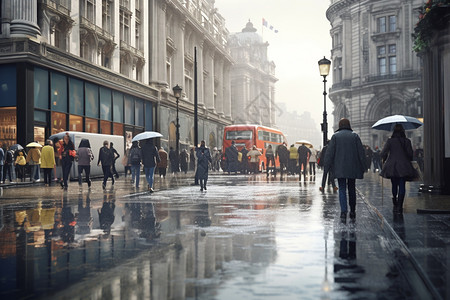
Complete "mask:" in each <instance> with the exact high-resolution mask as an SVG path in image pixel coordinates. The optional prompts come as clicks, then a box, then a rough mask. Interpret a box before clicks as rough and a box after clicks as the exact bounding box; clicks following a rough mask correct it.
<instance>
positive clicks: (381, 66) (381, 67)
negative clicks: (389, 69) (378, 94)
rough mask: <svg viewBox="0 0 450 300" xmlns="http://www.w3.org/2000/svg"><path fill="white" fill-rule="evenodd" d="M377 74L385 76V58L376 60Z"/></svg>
mask: <svg viewBox="0 0 450 300" xmlns="http://www.w3.org/2000/svg"><path fill="white" fill-rule="evenodd" d="M378 73H379V74H380V75H386V57H381V58H378Z"/></svg>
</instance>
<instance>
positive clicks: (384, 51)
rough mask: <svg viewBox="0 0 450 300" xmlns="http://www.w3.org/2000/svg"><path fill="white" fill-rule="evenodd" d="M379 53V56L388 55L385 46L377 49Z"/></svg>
mask: <svg viewBox="0 0 450 300" xmlns="http://www.w3.org/2000/svg"><path fill="white" fill-rule="evenodd" d="M377 53H378V55H385V54H386V47H385V46H380V47H377Z"/></svg>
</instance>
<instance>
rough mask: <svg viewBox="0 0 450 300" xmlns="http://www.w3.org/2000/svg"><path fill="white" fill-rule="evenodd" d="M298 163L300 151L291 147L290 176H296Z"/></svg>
mask: <svg viewBox="0 0 450 300" xmlns="http://www.w3.org/2000/svg"><path fill="white" fill-rule="evenodd" d="M297 161H298V149H297V148H296V147H295V146H294V144H292V145H291V147H290V148H289V174H291V175H295V172H296V169H297Z"/></svg>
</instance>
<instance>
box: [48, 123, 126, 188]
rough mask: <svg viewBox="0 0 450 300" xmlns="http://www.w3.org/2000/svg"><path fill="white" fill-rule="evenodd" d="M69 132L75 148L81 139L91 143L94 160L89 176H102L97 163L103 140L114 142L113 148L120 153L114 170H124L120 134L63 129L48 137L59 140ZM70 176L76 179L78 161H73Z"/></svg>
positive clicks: (122, 144) (123, 152) (122, 142)
mask: <svg viewBox="0 0 450 300" xmlns="http://www.w3.org/2000/svg"><path fill="white" fill-rule="evenodd" d="M66 133H69V137H70V139H71V140H72V142H73V144H74V146H75V150H77V149H78V145H80V141H81V139H88V140H89V143H90V144H91V149H92V153H93V154H94V160H93V161H92V163H91V175H90V176H91V177H96V176H103V171H102V167H101V165H100V166H98V165H97V161H98V154H99V151H100V148H101V147H103V141H108V143H111V142H112V143H113V144H114V146H113V147H114V149H116V150H117V152H118V153H119V154H120V158H119V159H118V160H117V161H116V170H117V172H119V173H120V172H124V170H125V168H124V166H123V165H122V163H121V162H122V158H123V156H124V155H125V149H124V145H125V143H124V138H123V136H121V135H109V134H98V133H87V132H78V131H63V132H60V133H57V134H54V135H52V136H50V137H49V139H50V140H52V141H53V140H54V139H55V138H58V139H60V140H62V139H63V137H64V136H65V135H66ZM70 178H72V179H78V163H77V162H76V161H74V162H73V165H72V169H71V170H70Z"/></svg>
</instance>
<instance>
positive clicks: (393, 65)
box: [389, 56, 397, 74]
mask: <svg viewBox="0 0 450 300" xmlns="http://www.w3.org/2000/svg"><path fill="white" fill-rule="evenodd" d="M389 73H390V74H395V73H397V57H396V56H389Z"/></svg>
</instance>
